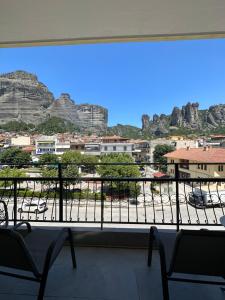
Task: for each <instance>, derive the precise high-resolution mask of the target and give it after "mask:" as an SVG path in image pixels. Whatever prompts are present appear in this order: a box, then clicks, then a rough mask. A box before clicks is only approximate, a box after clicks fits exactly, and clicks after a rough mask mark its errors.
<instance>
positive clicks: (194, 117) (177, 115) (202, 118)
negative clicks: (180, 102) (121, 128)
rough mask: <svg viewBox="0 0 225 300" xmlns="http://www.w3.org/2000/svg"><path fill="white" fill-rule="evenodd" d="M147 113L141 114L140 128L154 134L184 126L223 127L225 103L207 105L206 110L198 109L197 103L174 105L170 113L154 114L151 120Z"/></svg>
mask: <svg viewBox="0 0 225 300" xmlns="http://www.w3.org/2000/svg"><path fill="white" fill-rule="evenodd" d="M146 120H149V116H148V115H143V116H142V129H144V130H145V132H147V131H148V132H151V133H153V134H155V135H163V134H166V133H168V132H169V130H170V128H171V127H173V129H174V128H184V129H190V130H197V131H198V132H199V130H201V131H203V132H204V131H205V130H208V129H213V128H217V127H225V104H219V105H214V106H211V107H209V109H207V110H199V104H198V103H190V102H188V103H187V104H186V105H184V106H182V108H181V109H180V108H178V107H174V108H173V110H172V113H171V115H168V116H166V115H163V114H161V115H160V116H159V115H154V116H153V120H152V121H149V122H146Z"/></svg>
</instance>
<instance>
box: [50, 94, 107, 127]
mask: <svg viewBox="0 0 225 300" xmlns="http://www.w3.org/2000/svg"><path fill="white" fill-rule="evenodd" d="M47 113H48V115H49V116H51V117H53V116H54V117H60V118H62V119H66V120H69V121H70V122H72V123H74V124H75V125H76V126H78V127H79V128H81V129H83V130H88V131H91V132H99V131H100V132H102V131H105V130H106V129H107V122H108V111H107V109H105V108H103V107H102V106H99V105H90V104H80V105H76V104H75V102H74V101H73V100H71V98H70V95H69V94H66V93H63V94H61V96H60V98H59V99H58V100H56V101H54V102H53V103H52V105H51V106H50V107H49V108H48V109H47Z"/></svg>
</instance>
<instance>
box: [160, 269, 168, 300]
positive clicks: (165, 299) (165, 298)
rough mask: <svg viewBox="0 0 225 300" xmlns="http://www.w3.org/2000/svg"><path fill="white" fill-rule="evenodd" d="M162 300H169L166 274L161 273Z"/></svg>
mask: <svg viewBox="0 0 225 300" xmlns="http://www.w3.org/2000/svg"><path fill="white" fill-rule="evenodd" d="M162 288H163V300H169V299H170V297H169V286H168V279H167V276H166V274H163V273H162Z"/></svg>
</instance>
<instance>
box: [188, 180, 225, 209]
mask: <svg viewBox="0 0 225 300" xmlns="http://www.w3.org/2000/svg"><path fill="white" fill-rule="evenodd" d="M189 203H190V204H191V205H192V206H194V207H196V208H207V207H223V206H225V189H224V188H223V187H222V188H221V187H218V186H216V185H213V186H206V185H205V186H201V187H197V188H195V189H194V190H193V192H191V193H189Z"/></svg>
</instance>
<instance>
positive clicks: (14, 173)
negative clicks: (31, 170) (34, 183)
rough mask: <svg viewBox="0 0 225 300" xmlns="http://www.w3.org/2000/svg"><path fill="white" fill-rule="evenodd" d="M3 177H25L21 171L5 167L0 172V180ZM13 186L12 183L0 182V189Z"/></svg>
mask: <svg viewBox="0 0 225 300" xmlns="http://www.w3.org/2000/svg"><path fill="white" fill-rule="evenodd" d="M4 177H16V178H18V177H26V173H25V172H24V171H23V170H20V169H17V168H10V167H6V168H4V169H2V170H0V178H4ZM12 184H13V182H12V181H0V187H7V186H11V185H12Z"/></svg>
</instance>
